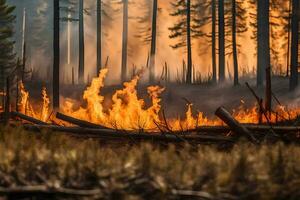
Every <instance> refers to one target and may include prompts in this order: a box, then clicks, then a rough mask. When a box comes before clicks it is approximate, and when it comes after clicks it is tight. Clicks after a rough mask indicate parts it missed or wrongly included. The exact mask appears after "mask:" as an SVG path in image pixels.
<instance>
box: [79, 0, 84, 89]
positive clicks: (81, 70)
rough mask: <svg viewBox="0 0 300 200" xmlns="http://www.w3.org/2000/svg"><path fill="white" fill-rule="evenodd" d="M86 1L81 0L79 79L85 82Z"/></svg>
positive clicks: (80, 81) (81, 82)
mask: <svg viewBox="0 0 300 200" xmlns="http://www.w3.org/2000/svg"><path fill="white" fill-rule="evenodd" d="M83 10H84V1H83V0H79V67H78V81H79V83H80V84H83V83H84V12H83Z"/></svg>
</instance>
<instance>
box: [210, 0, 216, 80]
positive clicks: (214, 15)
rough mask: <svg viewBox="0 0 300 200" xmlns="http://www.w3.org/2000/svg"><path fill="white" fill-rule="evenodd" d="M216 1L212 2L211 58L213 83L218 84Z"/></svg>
mask: <svg viewBox="0 0 300 200" xmlns="http://www.w3.org/2000/svg"><path fill="white" fill-rule="evenodd" d="M216 15H217V12H216V0H211V18H212V19H211V21H212V22H211V41H212V45H211V54H212V55H211V58H212V71H213V74H212V81H213V83H216V82H217V60H216Z"/></svg>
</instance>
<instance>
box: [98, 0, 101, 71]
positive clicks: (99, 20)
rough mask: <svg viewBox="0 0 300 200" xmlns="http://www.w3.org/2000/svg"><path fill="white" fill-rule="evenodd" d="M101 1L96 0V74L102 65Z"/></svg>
mask: <svg viewBox="0 0 300 200" xmlns="http://www.w3.org/2000/svg"><path fill="white" fill-rule="evenodd" d="M101 25H102V1H101V0H97V74H98V73H99V72H100V70H101V67H102V51H101V48H102V26H101Z"/></svg>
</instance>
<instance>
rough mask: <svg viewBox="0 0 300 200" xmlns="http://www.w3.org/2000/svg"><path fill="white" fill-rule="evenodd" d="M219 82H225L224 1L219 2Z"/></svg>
mask: <svg viewBox="0 0 300 200" xmlns="http://www.w3.org/2000/svg"><path fill="white" fill-rule="evenodd" d="M218 12H219V81H220V82H223V81H224V80H225V20H224V0H219V11H218Z"/></svg>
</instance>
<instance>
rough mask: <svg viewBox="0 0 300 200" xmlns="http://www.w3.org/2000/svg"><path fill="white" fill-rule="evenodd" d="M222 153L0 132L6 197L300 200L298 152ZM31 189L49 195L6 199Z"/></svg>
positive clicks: (242, 147) (266, 147) (291, 148)
mask: <svg viewBox="0 0 300 200" xmlns="http://www.w3.org/2000/svg"><path fill="white" fill-rule="evenodd" d="M220 147H221V146H220V145H210V146H202V145H201V146H189V145H166V144H151V143H131V144H128V143H122V142H119V143H108V142H106V141H101V140H89V139H88V140H82V139H78V138H73V137H69V136H64V135H61V134H58V133H53V132H51V133H50V132H44V133H42V134H36V133H31V132H27V131H24V130H23V129H22V128H5V127H0V196H1V195H2V196H4V197H7V199H20V197H22V199H24V197H28V196H32V195H34V196H36V197H37V198H35V199H66V198H67V199H254V198H256V199H299V198H300V193H299V187H300V163H299V162H300V161H299V159H297V158H299V156H300V147H299V146H297V145H287V144H282V143H276V144H262V145H261V146H255V145H251V144H249V143H247V142H243V141H241V142H240V143H238V144H236V145H235V146H234V147H233V148H227V149H223V148H220ZM26 186H33V187H32V188H35V187H38V188H41V187H42V188H43V187H49V188H50V189H49V193H47V195H45V193H43V192H35V193H34V194H33V193H30V192H27V193H23V195H20V193H19V195H17V194H16V193H9V194H7V190H8V189H11V188H13V189H14V188H15V189H16V188H17V189H18V190H22V188H26ZM32 188H31V189H32ZM58 191H59V192H58ZM76 191H77V192H86V193H88V194H89V192H88V191H90V193H93V192H94V193H95V194H93V195H89V196H88V197H86V198H83V197H77V196H74V195H71V194H70V193H72V192H73V193H75V192H76ZM19 192H20V191H19ZM62 192H66V193H69V194H68V195H67V196H66V194H64V195H63V194H61V193H62ZM24 194H25V196H24ZM25 199H26V198H25Z"/></svg>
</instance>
